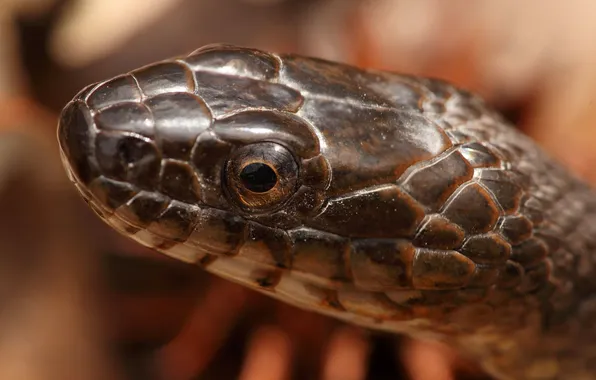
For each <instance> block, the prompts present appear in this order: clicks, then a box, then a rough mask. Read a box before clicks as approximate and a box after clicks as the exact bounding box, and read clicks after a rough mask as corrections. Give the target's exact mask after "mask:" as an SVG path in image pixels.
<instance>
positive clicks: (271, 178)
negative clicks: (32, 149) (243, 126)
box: [225, 142, 298, 211]
mask: <svg viewBox="0 0 596 380" xmlns="http://www.w3.org/2000/svg"><path fill="white" fill-rule="evenodd" d="M225 180H226V185H227V190H228V193H229V195H230V196H231V197H232V198H233V200H234V202H235V203H236V204H237V205H238V206H240V207H241V208H243V209H245V210H247V211H251V210H252V211H262V210H266V209H271V208H274V207H276V206H279V205H280V204H282V203H283V202H284V201H285V200H287V199H288V198H289V197H290V196H291V195H292V194H293V193H294V191H296V188H297V183H298V164H297V163H296V160H295V159H294V156H293V155H292V154H291V153H290V152H289V151H288V150H287V149H286V148H284V147H283V146H281V145H279V144H275V143H269V142H267V143H259V144H251V145H246V146H243V147H242V148H239V149H237V150H236V151H235V152H234V153H233V155H232V157H230V159H229V160H228V162H227V164H226V168H225Z"/></svg>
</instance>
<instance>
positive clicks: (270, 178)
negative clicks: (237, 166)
mask: <svg viewBox="0 0 596 380" xmlns="http://www.w3.org/2000/svg"><path fill="white" fill-rule="evenodd" d="M240 180H241V181H242V184H243V185H244V187H246V188H247V189H248V190H250V191H253V192H255V193H264V192H266V191H269V190H271V189H272V188H273V187H274V186H275V184H276V183H277V175H276V174H275V171H274V170H273V169H271V167H270V166H268V165H266V164H263V163H260V162H255V163H252V164H248V165H246V166H245V167H244V168H243V169H242V172H240Z"/></svg>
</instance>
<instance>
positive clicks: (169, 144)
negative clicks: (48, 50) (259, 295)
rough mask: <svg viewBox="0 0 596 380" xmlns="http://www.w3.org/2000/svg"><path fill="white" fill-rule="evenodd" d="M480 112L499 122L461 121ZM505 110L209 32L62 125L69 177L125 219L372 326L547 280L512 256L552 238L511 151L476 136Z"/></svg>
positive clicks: (178, 247) (540, 250) (234, 275)
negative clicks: (538, 231)
mask: <svg viewBox="0 0 596 380" xmlns="http://www.w3.org/2000/svg"><path fill="white" fill-rule="evenodd" d="M480 121H482V122H483V123H492V124H494V125H496V126H495V127H494V128H493V129H492V131H493V132H490V133H493V135H494V136H493V135H489V133H488V132H486V131H487V130H490V129H487V128H485V127H483V128H480V129H478V128H477V129H473V128H472V129H470V130H466V129H465V128H463V127H462V128H456V127H454V126H458V125H459V126H462V125H476V124H474V123H479V122H480ZM501 122H502V121H501V119H499V117H498V116H496V115H495V114H494V113H492V111H490V110H488V109H487V108H486V107H485V106H484V104H483V103H482V102H481V101H480V100H479V99H478V98H476V97H474V96H472V95H470V94H468V93H465V92H461V91H459V90H457V89H455V88H454V87H452V86H450V85H448V84H445V83H443V82H440V81H433V80H429V79H420V78H412V77H407V76H400V75H396V74H389V73H382V72H374V71H363V70H360V69H357V68H354V67H350V66H345V65H341V64H336V63H331V62H327V61H323V60H318V59H311V58H303V57H297V56H289V55H287V56H286V55H275V54H270V53H265V52H262V51H258V50H253V49H244V48H238V47H233V46H228V45H217V46H208V47H205V48H202V49H199V50H197V51H196V52H194V53H192V54H190V55H189V56H186V57H182V58H176V59H171V60H167V61H163V62H159V63H157V64H153V65H150V66H146V67H143V68H141V69H138V70H135V71H133V72H130V73H128V74H125V75H121V76H118V77H116V78H113V79H111V80H107V81H104V82H101V83H98V84H94V85H91V86H89V87H87V88H86V89H84V90H83V91H81V92H80V93H79V94H78V95H76V96H75V98H74V99H73V100H72V101H71V102H70V103H69V104H68V105H67V106H66V107H65V108H64V110H63V112H62V115H61V119H60V125H59V130H58V136H59V143H60V148H61V153H62V157H63V162H64V164H65V167H66V169H67V171H68V173H69V176H70V178H71V180H72V182H73V183H74V184H75V186H76V187H77V188H78V190H79V192H80V193H81V194H82V195H83V197H84V199H85V200H86V201H87V202H88V204H89V205H90V206H91V207H92V208H93V209H94V210H95V212H96V213H97V214H98V215H99V216H100V217H101V218H102V219H103V220H104V221H106V222H107V223H108V224H109V225H110V226H112V227H113V228H115V229H116V230H118V231H120V232H121V233H123V234H125V235H127V236H130V237H131V238H133V239H135V240H137V241H139V242H140V243H142V244H144V245H146V246H149V247H151V248H154V249H156V250H158V251H160V252H163V253H165V254H167V255H169V256H172V257H175V258H177V259H180V260H183V261H186V262H191V263H200V264H201V265H203V266H205V267H206V268H207V270H209V271H212V272H214V273H216V274H219V275H221V276H224V277H226V278H229V279H232V280H234V281H238V282H241V283H243V284H245V285H248V286H250V287H253V288H256V289H259V290H262V291H266V292H269V293H270V294H272V295H274V296H276V297H279V298H282V299H283V300H285V301H287V302H291V303H295V304H298V305H300V306H302V307H307V308H312V309H315V310H318V311H323V312H328V313H330V314H334V315H338V316H340V317H344V318H350V319H353V318H356V319H358V318H363V319H364V320H366V321H372V322H371V323H373V324H374V323H377V322H378V321H380V320H394V321H404V320H414V319H415V318H414V317H420V316H424V317H425V318H430V317H429V316H432V315H434V314H433V310H435V311H436V312H437V313H439V314H441V313H443V312H445V311H446V310H452V309H453V310H457V309H459V306H460V305H467V304H473V303H475V302H478V301H479V300H481V299H483V298H484V297H486V295H487V292H488V291H489V290H491V289H494V288H496V287H499V288H503V289H513V288H516V287H519V286H525V287H526V290H528V289H529V290H531V289H533V288H535V287H536V286H538V284H540V283H542V282H543V279H544V278H546V277H545V276H548V270H547V269H544V268H542V269H541V271H542V272H537V274H536V275H534V276H533V277H527V278H529V280H528V283H526V284H525V285H524V284H522V279H523V277H524V276H523V274H524V268H523V267H522V265H521V264H520V262H519V261H518V262H516V261H512V260H509V258H510V256H511V254H512V246H513V245H516V244H521V243H522V242H525V241H530V242H531V243H532V244H533V245H532V247H530V248H527V250H526V251H523V252H522V254H523V253H524V252H526V253H527V255H526V256H525V258H524V260H527V261H531V264H532V265H534V267H536V266H535V264H536V263H539V262H540V260H542V259H543V258H544V256H545V255H546V250H547V249H548V248H547V246H546V245H545V244H544V243H543V242H542V241H538V240H535V241H531V240H528V239H529V238H530V236H531V234H532V228H533V224H532V223H533V222H534V220H535V219H536V218H538V217H539V215H538V216H536V214H533V215H530V213H529V212H527V213H526V214H524V213H523V212H520V210H521V207H522V205H521V199H522V196H523V194H524V191H525V190H524V189H525V187H524V186H525V185H524V181H523V178H522V179H520V177H519V176H516V175H515V173H514V172H513V171H510V170H509V167H510V166H509V165H510V163H509V160H511V159H512V157H513V156H511V155H510V154H509V153H508V152H507V151H506V150H502V151H499V150H498V149H496V148H495V147H494V146H492V145H488V144H485V143H484V140H485V139H490V138H494V137H495V136H497V137H498V136H499V133H504V134H505V135H507V134H508V133H510V132H509V131H508V130H507V131H506V132H503V131H504V130H503V129H502V128H504V127H502V126H499V125H500V124H499V123H501ZM466 123H467V124H466ZM500 128H501V129H500ZM483 133H484V135H483ZM495 140H498V138H495ZM519 141H522V143H523V141H524V140H523V139H522V138H520V139H519ZM512 154H513V155H514V154H516V153H515V152H514V153H512ZM528 265H530V264H528ZM358 321H359V322H362V321H360V320H358Z"/></svg>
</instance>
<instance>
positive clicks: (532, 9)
mask: <svg viewBox="0 0 596 380" xmlns="http://www.w3.org/2000/svg"><path fill="white" fill-rule="evenodd" d="M595 12H596V3H591V2H588V1H582V0H568V1H566V2H559V1H556V0H527V1H524V2H519V1H515V0H493V1H490V0H477V1H475V2H471V1H467V0H451V1H445V0H367V1H364V0H363V1H358V0H244V1H241V0H144V1H141V0H126V1H123V0H120V1H116V0H0V210H2V212H1V213H0V270H1V271H2V273H1V274H0V302H1V305H2V308H1V309H0V310H2V313H0V378H1V379H7V380H11V379H16V380H38V379H40V380H41V379H43V380H46V379H60V380H64V379H98V380H99V379H123V380H125V379H143V380H145V379H147V380H149V379H168V380H187V379H188V380H190V379H224V380H225V379H242V380H249V379H250V380H252V379H271V380H278V379H279V380H282V379H288V380H289V379H326V380H352V379H353V380H363V379H413V380H426V379H432V380H435V379H436V380H440V379H444V380H448V379H456V378H457V379H482V378H484V377H483V376H482V374H480V373H479V372H478V371H476V370H475V369H474V368H473V367H472V366H470V365H468V364H467V363H465V362H463V361H462V360H461V359H459V358H456V357H455V356H454V355H453V354H452V353H451V352H449V351H448V350H447V349H445V348H443V347H439V346H436V345H432V344H429V343H424V342H412V341H409V340H407V339H397V338H394V337H388V336H382V335H377V334H373V333H370V332H367V331H364V330H361V329H358V328H354V327H350V326H344V325H342V324H340V323H338V322H335V321H332V320H329V319H327V318H325V317H321V316H318V315H314V314H311V313H308V312H304V311H301V310H297V309H295V308H293V307H290V306H286V305H283V304H280V303H277V302H275V301H273V300H270V299H268V298H265V297H263V296H260V295H257V294H255V293H253V292H251V291H247V290H245V289H243V288H240V287H238V286H236V285H233V284H231V283H228V282H225V281H223V280H219V279H216V278H214V277H212V276H210V275H208V274H206V273H203V272H202V271H200V270H199V269H198V268H194V267H191V266H188V265H185V264H182V263H178V262H174V261H173V260H171V259H168V258H165V257H162V256H160V255H158V254H156V253H153V252H151V251H149V250H147V249H145V248H142V247H140V246H138V245H136V244H135V243H132V242H129V241H128V240H126V239H124V238H122V237H120V236H118V235H117V234H116V233H115V232H112V231H111V230H109V229H108V228H107V227H105V226H104V225H103V224H102V223H101V222H100V221H99V220H98V219H97V218H96V217H95V216H94V215H92V213H91V212H90V211H89V210H87V208H86V206H85V205H84V203H83V202H82V201H80V200H79V198H78V196H77V195H76V194H75V193H74V191H73V190H72V189H71V188H70V186H69V184H68V183H67V181H66V177H65V175H64V173H63V170H62V168H61V164H60V162H59V157H58V151H57V146H56V139H55V127H56V121H57V115H58V113H59V112H60V109H61V107H62V106H63V105H64V104H66V102H68V100H70V98H71V97H72V96H73V95H74V94H75V93H76V92H78V90H79V89H81V88H82V87H84V86H85V85H87V84H89V83H91V82H94V81H98V80H102V79H106V78H108V77H111V76H114V75H117V74H119V73H121V72H124V71H128V70H131V69H134V68H136V67H138V66H141V65H144V64H147V63H151V62H153V61H156V60H159V59H163V58H167V57H169V56H173V55H179V54H183V53H186V52H190V51H192V50H194V49H196V48H197V47H200V46H202V45H205V44H208V43H214V42H226V43H232V44H238V45H246V46H252V47H256V48H262V49H265V50H272V51H279V52H294V53H300V54H306V55H312V56H318V57H322V58H327V59H332V60H337V61H343V62H347V63H352V64H355V65H359V66H364V67H372V68H380V69H387V70H393V71H400V72H405V73H410V74H418V75H427V76H435V77H440V78H444V79H448V80H450V81H452V82H455V83H456V84H458V85H460V86H463V87H466V88H468V89H471V90H473V91H475V92H478V93H480V94H481V95H483V96H484V97H485V98H487V99H488V101H489V102H490V103H492V104H493V105H494V106H495V107H497V108H498V109H500V110H501V111H502V112H503V113H504V114H505V115H506V116H507V117H508V118H509V119H510V120H512V121H514V122H515V123H516V124H517V125H518V126H519V128H521V129H522V130H524V131H525V132H526V133H528V134H530V135H531V136H532V137H533V138H534V139H536V140H537V141H538V142H539V143H540V144H541V145H542V146H543V147H544V148H545V149H546V150H548V151H549V152H550V153H551V154H553V155H554V156H555V157H557V158H558V159H559V160H561V161H563V162H564V163H565V164H566V165H568V166H569V167H570V168H571V170H574V171H575V172H577V173H578V174H579V175H581V176H582V177H584V178H585V179H587V180H589V181H592V182H596V173H595V172H593V171H592V170H591V164H592V162H594V160H596V149H592V146H593V145H594V144H595V143H596V128H594V127H592V125H593V124H594V121H596V106H595V102H594V99H595V96H596V64H595V63H596V44H594V43H593V41H594V39H595V38H596V23H594V22H593V15H594V13H595Z"/></svg>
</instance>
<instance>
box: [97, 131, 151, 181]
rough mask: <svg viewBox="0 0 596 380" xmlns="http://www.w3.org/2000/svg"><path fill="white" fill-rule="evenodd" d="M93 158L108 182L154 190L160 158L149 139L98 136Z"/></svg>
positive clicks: (121, 134) (119, 134)
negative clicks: (121, 182)
mask: <svg viewBox="0 0 596 380" xmlns="http://www.w3.org/2000/svg"><path fill="white" fill-rule="evenodd" d="M95 147H96V150H95V156H96V157H97V161H98V163H99V167H100V168H101V172H102V174H103V175H105V176H106V177H108V178H112V179H116V180H120V181H125V182H128V183H130V184H132V185H136V186H138V187H140V188H144V189H154V188H155V187H156V186H157V183H158V180H159V169H160V166H161V156H160V154H159V152H158V150H157V147H156V146H155V145H154V144H153V143H152V142H151V141H150V140H148V139H144V138H141V137H138V136H133V135H130V134H128V133H127V132H111V131H110V132H99V133H98V135H97V140H96V144H95Z"/></svg>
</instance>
